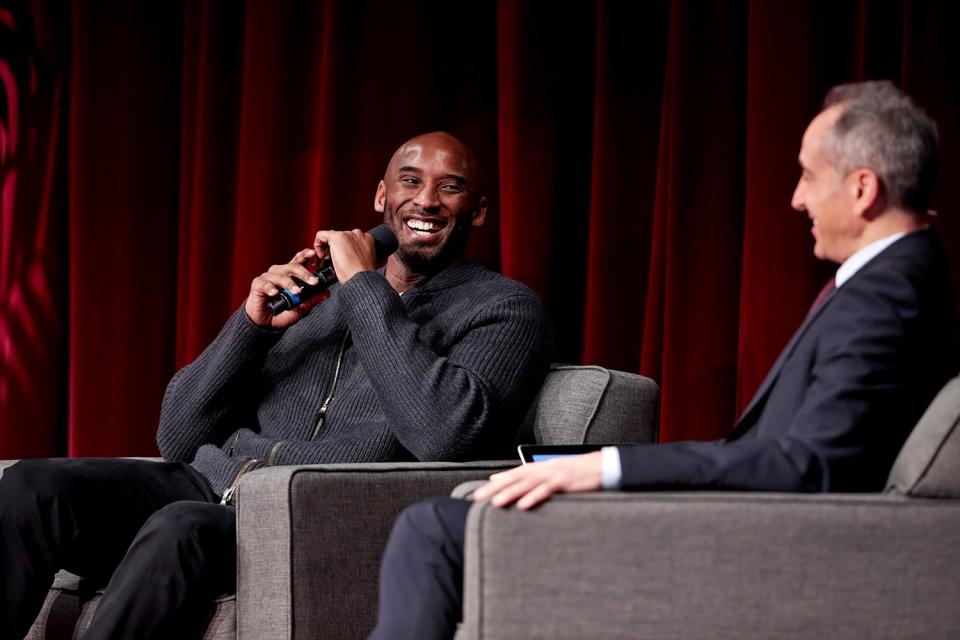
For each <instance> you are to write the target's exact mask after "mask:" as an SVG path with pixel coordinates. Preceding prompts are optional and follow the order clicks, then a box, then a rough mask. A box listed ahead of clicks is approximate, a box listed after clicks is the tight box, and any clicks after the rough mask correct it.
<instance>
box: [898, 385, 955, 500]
mask: <svg viewBox="0 0 960 640" xmlns="http://www.w3.org/2000/svg"><path fill="white" fill-rule="evenodd" d="M887 491H888V492H891V493H899V494H902V495H907V496H916V497H922V498H960V377H956V378H953V379H952V380H950V381H949V382H947V384H946V385H944V387H943V389H941V391H940V393H938V394H937V396H936V397H935V398H934V399H933V402H931V403H930V406H929V407H928V408H927V410H926V411H925V412H924V414H923V416H922V417H921V418H920V421H919V422H917V426H916V427H914V428H913V431H911V432H910V436H909V437H908V438H907V441H906V442H905V443H904V445H903V448H902V449H901V450H900V454H899V455H898V456H897V459H896V461H895V462H894V463H893V468H892V469H891V470H890V477H889V478H888V479H887Z"/></svg>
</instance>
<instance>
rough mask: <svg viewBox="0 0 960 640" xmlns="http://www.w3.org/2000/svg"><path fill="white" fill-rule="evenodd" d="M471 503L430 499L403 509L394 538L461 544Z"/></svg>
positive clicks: (398, 540)
mask: <svg viewBox="0 0 960 640" xmlns="http://www.w3.org/2000/svg"><path fill="white" fill-rule="evenodd" d="M470 505H471V503H470V502H468V501H465V500H457V499H454V498H444V497H442V498H430V499H428V500H423V501H421V502H417V503H416V504H413V505H411V506H409V507H407V508H405V509H404V510H403V511H401V512H400V515H399V516H398V517H397V521H396V523H395V524H394V527H393V534H392V535H391V539H392V540H394V541H395V542H398V543H401V544H402V543H403V541H406V540H409V539H411V538H413V539H417V540H424V539H429V540H431V541H433V542H434V543H438V544H448V543H452V544H455V545H456V544H458V543H459V541H460V540H462V537H463V536H462V531H463V528H464V522H465V521H466V517H467V511H468V510H469V509H470Z"/></svg>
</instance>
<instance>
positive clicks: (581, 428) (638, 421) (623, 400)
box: [518, 364, 660, 444]
mask: <svg viewBox="0 0 960 640" xmlns="http://www.w3.org/2000/svg"><path fill="white" fill-rule="evenodd" d="M659 405H660V387H658V386H657V383H656V382H654V381H653V380H651V379H650V378H646V377H644V376H641V375H637V374H635V373H627V372H624V371H615V370H613V369H605V368H603V367H597V366H592V365H587V366H572V365H558V364H555V365H552V366H551V367H550V372H549V373H548V374H547V378H546V380H545V381H544V383H543V387H542V388H541V389H540V394H539V395H538V396H537V398H536V399H535V400H534V402H533V404H532V406H531V407H530V411H529V412H528V413H527V417H526V419H525V420H524V422H523V425H522V426H521V428H520V436H519V440H518V442H520V443H537V444H617V443H649V442H656V441H657V425H658V421H659V413H660V411H659V410H660V406H659Z"/></svg>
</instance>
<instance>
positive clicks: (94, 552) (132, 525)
mask: <svg viewBox="0 0 960 640" xmlns="http://www.w3.org/2000/svg"><path fill="white" fill-rule="evenodd" d="M59 569H66V570H68V571H70V572H71V573H75V574H77V575H79V576H81V577H83V578H85V579H87V580H90V581H92V582H94V584H99V585H106V590H105V592H104V596H103V598H102V599H101V601H100V605H99V606H98V608H97V612H96V614H95V615H94V617H93V619H92V620H91V622H90V626H89V627H88V628H87V632H86V634H85V635H83V636H82V637H83V638H85V639H99V638H170V637H175V635H178V634H187V635H190V636H192V635H195V634H196V631H195V626H196V625H197V624H198V623H199V624H202V621H203V620H204V618H205V615H206V614H207V613H208V611H207V607H209V603H210V601H211V600H212V599H213V598H215V597H217V596H219V595H221V594H223V593H232V592H233V591H235V590H236V512H235V510H234V508H233V507H228V506H222V505H220V504H219V497H218V496H216V495H215V494H214V493H213V491H212V490H211V489H210V486H209V484H208V483H207V481H206V479H204V478H203V476H201V475H200V474H199V473H197V472H196V471H195V470H193V469H192V468H191V467H190V466H189V465H187V464H184V463H171V462H148V461H143V460H124V459H96V458H91V459H45V460H22V461H20V462H18V463H17V464H15V465H13V466H12V467H10V468H8V469H7V470H6V471H4V473H3V476H2V477H0V637H2V638H22V637H23V636H25V635H26V633H27V631H28V630H29V628H30V625H31V624H32V623H33V621H34V619H35V618H36V616H37V614H38V613H39V611H40V608H41V606H42V605H43V601H44V598H45V596H46V593H47V590H48V589H49V587H50V584H51V583H52V581H53V575H54V573H56V571H57V570H59Z"/></svg>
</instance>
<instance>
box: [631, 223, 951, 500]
mask: <svg viewBox="0 0 960 640" xmlns="http://www.w3.org/2000/svg"><path fill="white" fill-rule="evenodd" d="M958 363H960V347H958V334H957V325H956V322H955V311H954V292H953V287H952V284H951V282H950V274H949V270H948V267H947V260H946V256H945V254H944V251H943V248H942V247H941V245H940V242H939V240H938V239H937V237H936V235H935V233H934V232H933V231H932V230H928V229H925V230H921V231H917V232H915V233H911V234H908V235H907V236H905V237H903V238H900V239H899V240H897V241H896V242H894V243H893V244H892V245H890V246H889V247H887V248H886V249H885V250H884V251H883V252H881V253H880V254H878V255H877V256H876V257H875V258H873V259H872V260H871V261H870V262H868V263H867V264H865V265H864V266H863V267H862V268H861V269H860V270H859V271H857V272H856V273H855V274H854V275H853V277H852V278H850V279H849V280H848V281H847V282H845V283H844V284H843V285H842V286H841V287H840V288H839V289H837V290H835V291H834V292H833V293H832V294H831V295H830V296H829V297H828V298H827V299H826V301H825V302H824V303H823V304H822V305H821V306H820V307H819V308H818V309H817V310H815V311H814V312H813V313H811V314H810V315H808V316H807V318H806V319H805V320H804V322H803V324H802V325H800V328H799V329H798V330H797V332H796V334H794V336H793V338H791V340H790V342H789V343H788V344H787V347H786V348H785V349H784V351H783V353H781V354H780V357H779V358H778V359H777V361H776V363H774V365H773V368H772V369H771V370H770V373H769V374H767V378H766V379H765V380H764V382H763V384H761V386H760V388H759V390H758V391H757V393H756V395H755V396H754V398H753V400H752V401H751V402H750V404H749V406H748V407H747V409H746V411H744V413H743V415H742V416H741V418H740V420H739V421H738V422H737V425H736V426H735V427H734V430H733V432H732V433H731V435H730V436H729V437H728V438H727V439H726V440H722V441H716V442H675V443H669V444H663V445H637V446H634V447H623V448H621V449H620V461H621V467H622V470H623V476H622V481H621V483H622V486H623V487H624V488H626V489H630V488H654V487H686V488H694V487H703V488H711V487H715V488H731V489H759V490H772V491H877V490H880V489H882V488H883V485H884V483H885V481H886V477H887V474H888V473H889V471H890V467H891V466H892V464H893V460H894V458H895V457H896V455H897V452H898V451H899V450H900V447H901V446H902V445H903V442H904V440H905V439H906V437H907V435H908V434H909V432H910V429H912V428H913V426H914V424H916V422H917V420H918V419H919V417H920V415H921V414H922V413H923V411H924V409H925V408H926V406H927V405H928V404H929V403H930V401H931V400H932V399H933V396H934V395H936V393H937V391H939V390H940V388H941V387H942V386H943V384H944V383H946V381H947V380H948V379H949V378H950V377H951V376H953V375H955V374H956V372H957V368H958ZM689 393H690V394H691V396H692V397H694V396H695V394H696V390H694V389H691V390H690V391H689Z"/></svg>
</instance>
